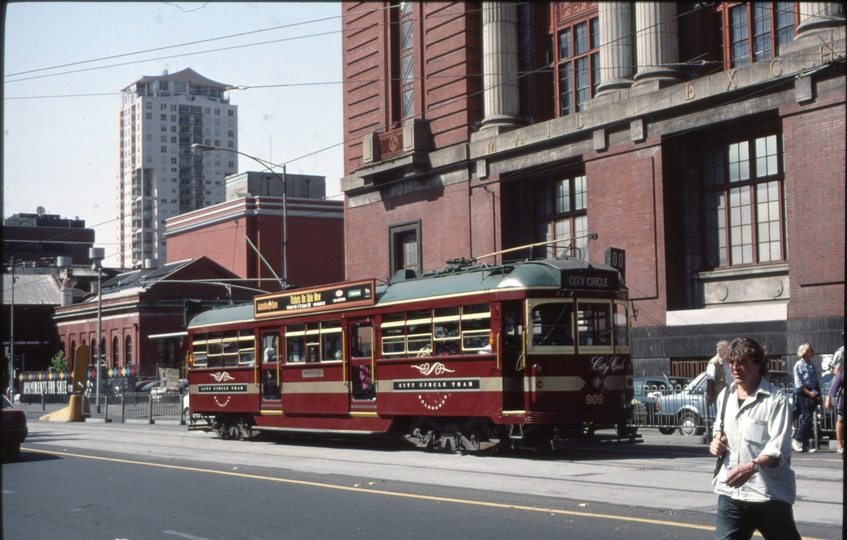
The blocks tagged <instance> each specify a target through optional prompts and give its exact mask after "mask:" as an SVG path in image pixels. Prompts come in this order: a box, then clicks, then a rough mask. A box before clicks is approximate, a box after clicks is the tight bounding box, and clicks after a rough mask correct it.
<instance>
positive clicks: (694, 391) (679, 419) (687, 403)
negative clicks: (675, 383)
mask: <svg viewBox="0 0 847 540" xmlns="http://www.w3.org/2000/svg"><path fill="white" fill-rule="evenodd" d="M656 407H657V409H656V416H655V419H656V422H657V423H659V424H661V427H659V431H660V432H661V433H663V434H665V435H670V434H672V433H673V432H674V431H676V430H677V429H679V432H680V434H682V435H702V434H703V433H705V431H706V429H705V427H706V421H707V412H708V417H709V418H714V417H715V406H714V405H712V406H711V407H708V408H707V406H706V372H705V371H704V372H703V373H701V374H700V375H697V377H695V378H694V380H692V381H691V382H689V383H688V384H687V385H685V386H684V387H683V388H682V391H681V392H679V393H676V394H667V395H663V396H659V397H658V398H657V399H656Z"/></svg>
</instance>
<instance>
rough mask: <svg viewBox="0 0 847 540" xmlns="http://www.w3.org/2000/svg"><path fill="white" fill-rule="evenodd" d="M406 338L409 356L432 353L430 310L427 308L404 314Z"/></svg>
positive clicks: (429, 354)
mask: <svg viewBox="0 0 847 540" xmlns="http://www.w3.org/2000/svg"><path fill="white" fill-rule="evenodd" d="M406 317H407V320H406V340H407V351H408V353H409V356H431V355H432V312H431V311H430V310H428V309H419V310H416V311H410V312H408V313H407V314H406Z"/></svg>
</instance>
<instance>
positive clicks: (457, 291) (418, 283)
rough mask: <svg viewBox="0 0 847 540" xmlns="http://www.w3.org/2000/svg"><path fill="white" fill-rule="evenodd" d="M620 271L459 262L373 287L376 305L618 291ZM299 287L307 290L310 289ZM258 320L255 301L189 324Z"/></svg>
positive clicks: (570, 264) (580, 265)
mask: <svg viewBox="0 0 847 540" xmlns="http://www.w3.org/2000/svg"><path fill="white" fill-rule="evenodd" d="M623 287H624V286H623V283H622V282H621V281H620V280H619V277H618V271H617V270H616V269H614V268H611V267H609V266H606V265H603V264H597V263H587V262H584V261H581V260H579V259H571V258H566V259H544V260H530V261H521V262H516V263H513V264H504V265H498V266H486V265H477V266H456V267H448V269H446V270H443V271H438V272H427V273H425V274H424V275H422V276H421V277H418V278H411V279H395V280H393V281H391V282H389V283H386V284H380V285H378V286H377V287H376V290H375V291H374V293H375V294H374V296H375V299H376V302H375V305H376V306H380V305H387V304H395V303H405V302H410V301H414V300H420V299H424V298H444V297H450V296H464V295H469V294H474V293H484V292H493V291H495V290H504V289H550V290H558V289H579V290H592V289H593V290H606V291H617V290H620V289H621V288H623ZM298 291H299V292H308V290H307V289H303V290H302V291H301V290H299V289H298ZM252 320H253V304H252V303H250V304H239V305H234V306H227V307H224V308H215V309H211V310H209V311H204V312H203V313H200V314H198V315H197V316H196V317H194V319H193V320H192V321H191V323H189V325H188V327H189V328H196V327H198V326H209V325H216V324H223V323H233V322H241V321H243V322H248V321H252Z"/></svg>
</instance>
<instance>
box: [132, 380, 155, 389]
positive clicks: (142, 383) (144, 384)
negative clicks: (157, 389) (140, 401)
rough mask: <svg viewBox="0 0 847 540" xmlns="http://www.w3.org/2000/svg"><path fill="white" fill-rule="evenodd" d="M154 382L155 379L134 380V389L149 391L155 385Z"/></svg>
mask: <svg viewBox="0 0 847 540" xmlns="http://www.w3.org/2000/svg"><path fill="white" fill-rule="evenodd" d="M156 384H157V381H156V379H142V380H139V381H136V382H135V391H136V392H149V391H150V390H151V389H152V388H153V387H154V386H156Z"/></svg>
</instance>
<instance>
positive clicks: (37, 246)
mask: <svg viewBox="0 0 847 540" xmlns="http://www.w3.org/2000/svg"><path fill="white" fill-rule="evenodd" d="M91 247H94V229H86V228H85V220H84V219H79V218H75V219H68V218H63V217H60V216H59V215H58V214H48V213H46V212H45V211H44V208H42V207H40V206H39V207H38V211H37V212H36V213H35V214H26V213H20V214H14V215H12V216H11V217H8V218H6V219H4V220H3V260H4V261H6V262H9V261H12V260H15V261H18V262H20V261H32V262H38V263H39V264H41V263H42V262H43V261H45V260H46V261H49V263H50V264H52V263H53V261H55V259H56V257H70V258H71V260H72V262H73V264H85V263H87V262H88V248H91Z"/></svg>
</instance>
